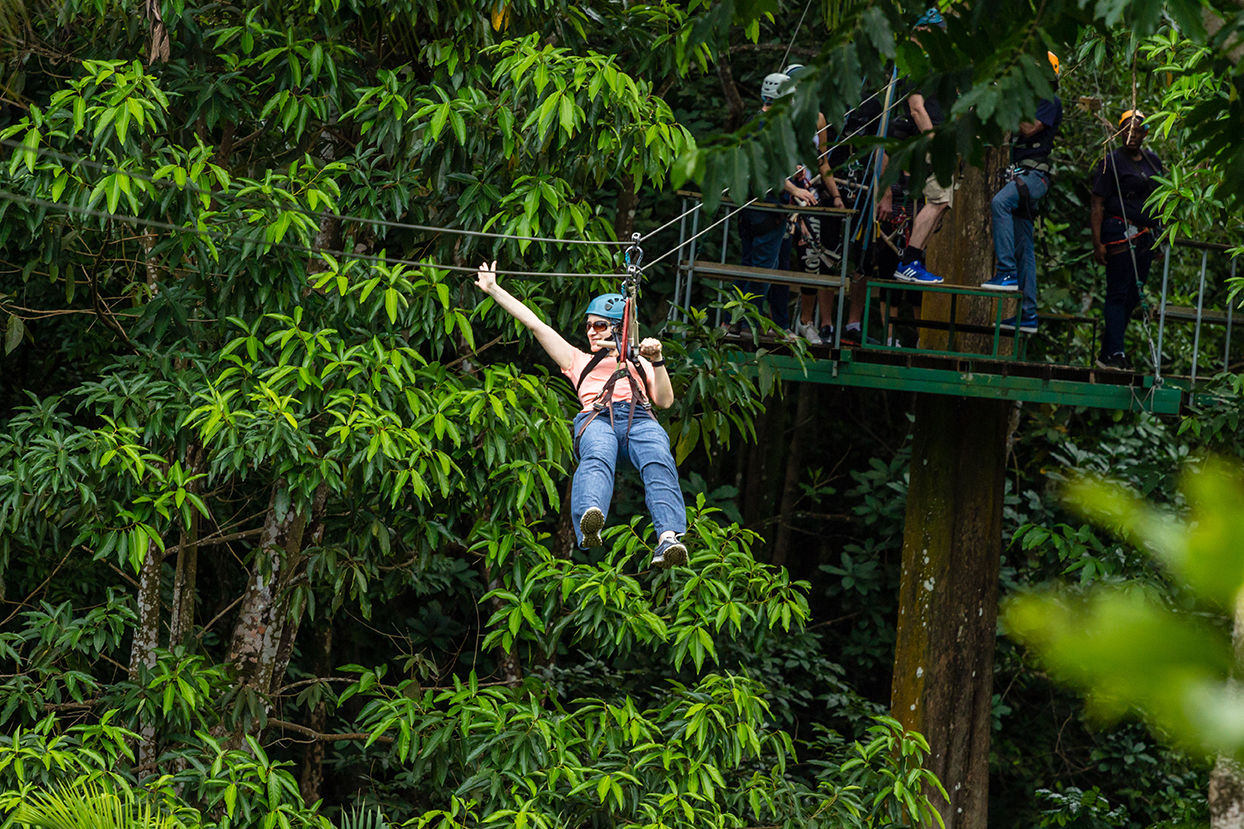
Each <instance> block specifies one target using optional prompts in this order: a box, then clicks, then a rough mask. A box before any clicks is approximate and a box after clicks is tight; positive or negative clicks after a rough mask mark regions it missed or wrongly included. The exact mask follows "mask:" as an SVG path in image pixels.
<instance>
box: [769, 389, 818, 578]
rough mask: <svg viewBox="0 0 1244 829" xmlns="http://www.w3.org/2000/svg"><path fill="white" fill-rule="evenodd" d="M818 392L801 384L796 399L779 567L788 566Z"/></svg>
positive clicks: (777, 544) (776, 548) (776, 546)
mask: <svg viewBox="0 0 1244 829" xmlns="http://www.w3.org/2000/svg"><path fill="white" fill-rule="evenodd" d="M815 393H816V386H814V385H813V384H812V383H800V384H799V392H798V397H797V398H796V402H795V423H794V425H793V426H792V427H791V438H790V454H789V455H788V456H787V458H786V477H785V480H784V481H783V482H782V507H781V511H780V512H779V513H778V527H777V533H776V534H775V535H776V538H775V540H774V543H773V563H774V564H776V565H778V566H779V567H782V566H785V565H786V554H787V551H788V550H789V548H790V537H791V526H792V523H793V518H792V514H793V513H794V511H795V504H796V503H798V501H799V473H800V472H802V471H803V468H804V463H803V460H804V459H803V435H804V432H806V431H807V427H808V424H809V421H810V420H811V417H812V398H813V397H814V396H815Z"/></svg>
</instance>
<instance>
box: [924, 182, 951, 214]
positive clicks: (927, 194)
mask: <svg viewBox="0 0 1244 829" xmlns="http://www.w3.org/2000/svg"><path fill="white" fill-rule="evenodd" d="M958 184H959V182H958V181H955V180H951V182H950V185H949V186H947V187H943V186H942V185H940V184H938V183H937V176H935V175H930V176H929V177H928V178H927V179H925V181H924V200H925V202H926V203H927V204H944V205H946V206H947V207H953V206H954V204H955V188H956V187H957V186H958Z"/></svg>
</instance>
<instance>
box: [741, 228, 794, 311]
mask: <svg viewBox="0 0 1244 829" xmlns="http://www.w3.org/2000/svg"><path fill="white" fill-rule="evenodd" d="M746 212H747V211H744V213H746ZM764 215H772V214H764ZM751 227H752V221H751V220H750V219H749V218H746V217H745V218H743V219H742V221H741V223H740V226H739V237H740V241H742V243H743V247H742V254H741V256H740V257H739V264H740V265H747V266H748V267H752V268H764V269H765V270H770V271H775V270H778V269H780V268H781V266H782V251H783V240H784V238H785V236H786V222H785V221H783V222H782V223H781V224H779V225H778V226H777V227H776V228H773V229H771V230H766V231H764V232H762V233H753V232H752V231H751ZM787 253H788V254H789V246H787ZM735 284H736V285H738V288H739V290H740V291H742V292H743V293H745V294H755V295H756V296H758V297H761V298H762V299H767V300H768V301H769V319H771V320H773V321H774V322H775V323H777V324H778V325H780V326H781V327H783V328H786V327H788V326H789V324H790V287H789V286H787V285H770V284H769V283H767V282H749V281H746V280H744V281H740V282H736V283H735ZM757 307H759V303H757Z"/></svg>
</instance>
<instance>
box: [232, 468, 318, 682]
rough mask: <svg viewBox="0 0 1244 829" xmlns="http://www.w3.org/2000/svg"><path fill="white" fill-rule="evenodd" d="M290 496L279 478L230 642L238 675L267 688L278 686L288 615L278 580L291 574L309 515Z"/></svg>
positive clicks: (269, 504)
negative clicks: (290, 556) (289, 564)
mask: <svg viewBox="0 0 1244 829" xmlns="http://www.w3.org/2000/svg"><path fill="white" fill-rule="evenodd" d="M289 500H290V494H289V487H288V486H287V485H286V483H285V480H284V479H282V480H279V481H277V482H276V483H275V484H274V485H273V487H272V496H271V498H270V499H269V502H268V513H267V516H266V517H265V518H264V526H263V532H262V534H261V535H260V543H259V550H258V552H257V553H256V555H255V562H254V564H253V565H252V566H251V570H250V573H249V577H248V578H247V582H246V592H245V593H244V594H243V596H242V605H241V608H240V610H239V611H238V620H237V623H236V625H235V626H234V629H233V638H232V640H231V642H230V645H229V655H228V661H229V663H230V664H231V665H232V666H233V668H234V670H235V671H236V672H237V676H238V681H239V682H240V683H242V684H244V685H250V686H252V687H254V688H256V689H258V690H260V691H261V692H263V693H265V694H266V693H267V692H268V690H269V689H270V688H271V687H272V678H273V675H274V668H275V666H276V661H277V654H278V652H279V650H280V644H281V639H282V635H283V633H284V625H285V621H286V615H287V614H286V602H285V600H284V597H282V596H279V595H278V593H279V591H278V590H277V589H276V586H277V585H279V584H281V582H282V580H283V577H285V576H287V571H286V570H285V569H284V568H285V567H286V564H287V562H286V559H287V556H288V553H289V551H290V550H300V549H301V547H302V535H303V529H304V528H305V526H306V520H305V518H304V517H303V516H302V515H301V514H300V513H299V512H298V510H296V509H294V508H293V506H292V505H291V504H290V502H289Z"/></svg>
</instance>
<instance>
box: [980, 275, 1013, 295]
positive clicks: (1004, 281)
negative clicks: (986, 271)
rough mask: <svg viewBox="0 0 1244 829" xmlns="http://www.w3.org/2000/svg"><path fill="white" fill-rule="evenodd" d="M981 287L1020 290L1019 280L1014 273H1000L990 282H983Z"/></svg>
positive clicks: (995, 289)
mask: <svg viewBox="0 0 1244 829" xmlns="http://www.w3.org/2000/svg"><path fill="white" fill-rule="evenodd" d="M981 287H982V288H985V289H987V290H990V291H1018V290H1019V280H1018V279H1016V278H1015V274H1013V273H999V274H998V275H997V276H995V277H994V278H993V279H991V280H989V281H988V282H982V283H981Z"/></svg>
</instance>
